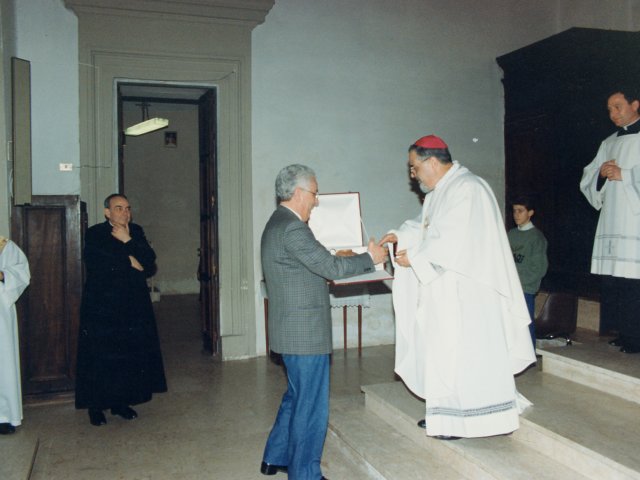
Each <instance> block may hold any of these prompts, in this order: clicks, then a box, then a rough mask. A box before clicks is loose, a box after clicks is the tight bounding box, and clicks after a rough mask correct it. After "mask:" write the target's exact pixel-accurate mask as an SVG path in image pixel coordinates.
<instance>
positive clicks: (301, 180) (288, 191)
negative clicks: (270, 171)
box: [276, 164, 316, 203]
mask: <svg viewBox="0 0 640 480" xmlns="http://www.w3.org/2000/svg"><path fill="white" fill-rule="evenodd" d="M314 178H316V173H315V172H314V171H313V170H312V169H311V168H309V167H307V166H306V165H300V164H294V165H289V166H287V167H284V168H283V169H282V170H280V173H278V176H277V177H276V198H277V200H278V203H280V202H283V201H286V200H290V199H291V197H292V196H293V192H294V191H295V189H296V187H306V188H309V185H310V184H311V180H313V179H314Z"/></svg>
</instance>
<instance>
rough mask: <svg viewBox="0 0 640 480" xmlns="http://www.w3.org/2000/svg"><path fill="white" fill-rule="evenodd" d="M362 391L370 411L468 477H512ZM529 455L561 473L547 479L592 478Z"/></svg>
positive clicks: (496, 479) (499, 479)
mask: <svg viewBox="0 0 640 480" xmlns="http://www.w3.org/2000/svg"><path fill="white" fill-rule="evenodd" d="M374 387H375V386H374ZM362 391H363V392H364V393H365V406H366V408H367V409H368V410H369V411H371V412H372V413H375V414H376V415H377V416H379V417H380V418H382V419H383V420H384V421H385V422H387V423H389V424H390V425H391V426H393V427H394V428H396V429H397V430H398V431H399V432H400V433H402V434H403V435H405V436H407V437H408V438H410V439H411V440H413V441H414V442H416V443H418V444H419V445H421V446H422V448H428V449H429V450H431V451H433V452H434V453H436V454H437V455H438V457H439V458H442V459H444V460H445V462H446V463H448V464H449V465H450V466H451V467H452V468H454V469H455V470H456V471H457V472H459V473H460V474H461V475H462V476H463V477H464V478H469V479H473V480H511V478H512V477H511V473H510V472H505V471H503V470H502V469H501V468H499V467H498V466H497V465H495V464H491V462H487V461H484V459H483V458H481V456H480V455H478V454H475V452H470V451H468V450H467V449H465V448H464V445H463V444H462V441H460V442H456V441H453V442H448V441H441V440H437V439H434V438H430V437H427V436H425V434H424V430H421V429H419V428H418V427H417V426H416V419H415V418H414V417H413V416H411V415H408V414H407V413H405V412H403V411H402V409H400V408H397V407H396V406H394V405H392V404H390V403H389V402H387V401H385V400H384V399H382V398H381V397H379V396H378V395H377V394H376V393H375V391H374V388H367V387H366V386H363V387H362ZM517 433H518V432H515V433H514V434H513V435H511V436H510V437H509V439H511V438H513V437H514V436H515V435H516V434H517ZM489 441H491V440H489ZM519 444H521V445H522V446H523V447H524V448H525V449H527V450H530V449H531V447H530V446H528V445H526V444H524V443H520V442H519ZM529 456H530V457H533V458H536V459H537V460H538V461H537V462H535V463H534V465H533V466H532V468H531V471H534V470H536V469H538V470H540V469H544V470H546V471H548V472H553V471H554V470H556V471H557V472H558V474H557V476H552V473H548V475H547V476H545V478H547V479H550V478H557V479H566V478H572V479H574V480H579V479H587V478H589V477H587V476H584V475H583V474H581V473H579V472H577V471H576V470H575V469H573V468H571V467H570V466H568V465H566V464H564V463H563V462H558V461H557V460H555V459H553V458H550V457H548V456H546V455H543V454H542V453H539V452H537V451H533V452H530V455H529ZM600 478H606V477H600Z"/></svg>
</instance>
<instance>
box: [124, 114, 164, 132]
mask: <svg viewBox="0 0 640 480" xmlns="http://www.w3.org/2000/svg"><path fill="white" fill-rule="evenodd" d="M168 126H169V120H167V119H166V118H157V117H156V118H150V119H149V120H145V121H144V122H140V123H136V124H135V125H132V126H131V127H129V128H127V129H126V130H125V131H124V134H125V135H130V136H133V137H136V136H138V135H143V134H145V133H149V132H153V131H155V130H160V129H161V128H165V127H168Z"/></svg>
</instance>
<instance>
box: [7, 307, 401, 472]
mask: <svg viewBox="0 0 640 480" xmlns="http://www.w3.org/2000/svg"><path fill="white" fill-rule="evenodd" d="M156 307H157V318H158V327H159V330H160V336H161V339H162V347H163V354H164V360H165V369H166V374H167V379H168V383H169V392H168V393H165V394H161V395H157V396H155V397H154V398H153V400H152V401H151V402H149V403H146V404H143V405H139V406H137V407H136V410H137V411H138V414H139V418H138V419H136V420H133V421H130V422H127V421H125V420H123V419H121V418H120V417H114V416H111V415H110V414H108V412H107V421H108V423H107V425H104V426H102V427H94V426H91V425H90V424H89V422H88V417H87V413H86V411H84V410H82V411H78V410H75V409H74V407H73V404H72V402H70V401H68V402H66V403H58V404H50V405H39V406H30V405H28V406H26V407H25V412H24V417H25V418H24V422H23V425H22V426H21V427H20V428H19V429H18V432H17V433H16V434H15V435H11V436H7V437H4V438H0V458H4V459H7V458H9V457H11V458H14V459H22V461H21V462H20V465H16V467H15V468H14V469H13V471H11V472H7V471H6V468H8V467H7V462H6V461H5V462H4V464H5V465H4V468H5V470H4V471H3V470H0V472H3V473H4V474H6V475H7V477H6V478H7V480H9V479H10V480H13V479H23V478H25V466H24V465H25V460H29V459H30V456H31V455H32V454H33V449H34V447H35V444H36V442H37V441H39V448H38V452H37V455H36V460H35V464H34V467H33V471H32V474H31V479H32V480H45V479H46V480H63V479H64V480H74V479H92V480H93V479H95V480H103V479H104V480H107V479H108V480H113V479H139V480H142V479H154V480H155V479H158V480H162V479H193V480H196V479H198V480H200V479H239V480H251V479H258V478H266V477H263V476H262V475H261V474H260V473H259V472H258V468H259V465H260V461H261V457H262V451H263V448H264V442H265V440H266V437H267V435H268V432H269V429H270V427H271V424H272V422H273V419H274V417H275V413H276V410H277V407H278V405H279V401H280V398H281V396H282V394H283V392H284V389H285V387H286V381H285V377H284V374H283V371H282V369H281V368H280V367H278V366H276V365H275V364H273V363H271V362H270V361H268V360H267V359H265V358H264V357H261V358H256V359H250V360H241V361H233V362H225V363H218V362H214V361H213V360H212V359H211V358H210V357H208V356H205V355H202V354H201V353H200V334H199V328H198V321H199V318H198V307H197V297H196V296H174V297H163V298H162V299H161V301H160V303H159V304H156ZM393 354H394V352H393V346H383V347H374V348H366V349H364V350H363V355H362V357H361V358H358V356H357V351H356V350H355V349H352V350H349V351H348V353H347V354H346V355H345V354H344V353H343V352H342V351H341V350H337V351H336V353H335V354H334V356H333V365H332V385H331V396H332V401H334V400H335V402H336V405H339V404H340V402H345V401H347V402H364V400H363V394H362V393H361V392H360V385H361V384H363V383H364V384H366V383H379V382H387V381H392V380H393V378H394V374H393ZM363 428H366V425H363ZM10 442H11V443H10ZM18 446H20V447H18ZM16 450H18V455H16ZM1 462H2V461H0V463H1ZM27 470H28V469H27ZM323 473H324V474H325V475H326V476H327V477H329V478H331V479H332V480H337V479H350V480H351V479H358V478H363V479H364V478H369V476H368V475H367V474H366V472H358V471H357V467H356V466H355V464H354V463H352V462H350V461H349V458H348V457H346V456H345V454H344V452H343V451H342V449H341V447H340V446H339V445H338V441H337V440H336V439H335V437H333V436H331V435H329V436H328V438H327V444H326V446H325V454H324V457H323ZM0 477H3V480H4V476H3V475H0ZM269 478H274V479H277V478H285V476H284V475H283V474H279V475H277V476H275V477H269Z"/></svg>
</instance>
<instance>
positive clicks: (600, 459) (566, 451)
mask: <svg viewBox="0 0 640 480" xmlns="http://www.w3.org/2000/svg"><path fill="white" fill-rule="evenodd" d="M512 438H513V439H514V440H515V441H517V442H520V443H523V444H525V445H527V446H528V447H530V448H533V449H535V450H536V451H538V452H540V453H541V454H543V455H545V456H546V457H549V458H551V459H553V460H555V461H556V462H559V463H562V464H565V465H567V466H569V468H571V469H572V470H575V471H576V472H578V473H580V474H581V475H583V476H584V477H585V478H589V479H592V480H601V479H603V478H606V479H607V480H630V479H637V480H640V472H638V471H635V470H633V469H631V468H629V467H627V466H625V465H622V464H621V463H618V462H616V461H615V460H613V459H611V458H609V457H607V456H605V455H602V454H600V453H598V452H596V451H594V450H591V449H589V448H587V447H585V446H583V445H581V444H579V443H577V442H575V441H573V440H570V439H568V438H566V437H563V436H562V435H560V434H558V433H556V432H553V431H551V430H549V429H548V428H546V427H543V426H541V425H539V424H537V423H535V422H533V421H531V420H528V419H527V418H524V417H522V416H521V417H520V428H519V429H518V431H517V432H515V433H514V434H513V435H512Z"/></svg>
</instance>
